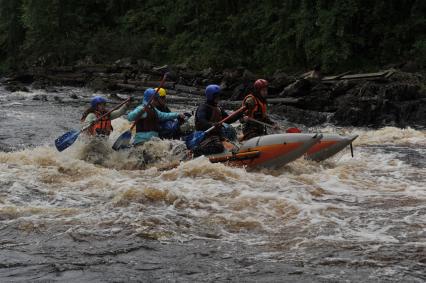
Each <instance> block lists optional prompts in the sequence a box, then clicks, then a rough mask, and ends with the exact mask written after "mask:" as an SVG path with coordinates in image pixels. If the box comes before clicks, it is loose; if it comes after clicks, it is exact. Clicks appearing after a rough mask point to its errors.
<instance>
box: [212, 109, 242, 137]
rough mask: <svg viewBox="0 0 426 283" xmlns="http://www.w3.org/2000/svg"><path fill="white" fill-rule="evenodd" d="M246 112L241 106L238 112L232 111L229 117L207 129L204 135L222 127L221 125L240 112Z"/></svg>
mask: <svg viewBox="0 0 426 283" xmlns="http://www.w3.org/2000/svg"><path fill="white" fill-rule="evenodd" d="M244 110H246V107H245V106H243V107H241V108H239V109H238V110H236V111H234V113H232V114H231V115H229V116H228V117H226V118H223V119H222V120H221V121H219V122H218V123H217V124H216V125H214V126H211V127H210V128H208V129H207V130H206V131H204V133H205V134H207V133H209V132H211V131H213V130H214V129H215V128H216V127H217V126H219V125H222V124H223V123H225V122H226V121H228V120H229V119H231V118H233V117H235V115H237V114H239V113H241V112H242V111H244Z"/></svg>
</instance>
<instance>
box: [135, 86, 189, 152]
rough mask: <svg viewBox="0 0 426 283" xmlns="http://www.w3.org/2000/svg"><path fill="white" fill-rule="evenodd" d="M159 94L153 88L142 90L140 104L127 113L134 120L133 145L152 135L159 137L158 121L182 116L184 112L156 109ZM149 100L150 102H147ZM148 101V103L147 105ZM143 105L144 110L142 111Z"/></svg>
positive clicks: (148, 138)
mask: <svg viewBox="0 0 426 283" xmlns="http://www.w3.org/2000/svg"><path fill="white" fill-rule="evenodd" d="M158 98H159V95H158V93H157V92H156V91H155V90H154V89H153V88H148V89H147V90H146V91H145V92H144V96H143V100H142V104H141V105H139V106H138V107H136V108H135V109H134V110H133V111H131V112H130V113H129V114H128V115H127V119H128V120H129V121H130V122H132V121H137V122H136V135H135V139H134V141H133V145H138V144H142V143H144V142H146V141H148V140H150V139H151V138H152V137H159V134H158V132H159V130H160V123H161V122H164V121H168V120H173V119H177V118H179V117H180V118H184V117H185V115H184V114H179V113H175V112H162V111H160V110H158V108H157V107H158V106H159V99H158ZM150 101H151V103H149V102H150ZM148 103H149V105H148ZM145 105H148V107H146V108H145V111H142V110H143V108H144V107H145Z"/></svg>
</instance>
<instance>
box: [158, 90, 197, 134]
mask: <svg viewBox="0 0 426 283" xmlns="http://www.w3.org/2000/svg"><path fill="white" fill-rule="evenodd" d="M154 90H155V91H157V92H158V99H157V106H156V108H157V110H159V111H161V112H164V113H170V112H172V111H171V110H170V108H169V107H168V106H167V101H166V97H167V91H166V90H165V89H164V88H155V89H154ZM184 114H185V117H186V118H185V119H184V118H181V117H178V118H177V119H173V120H167V121H164V122H162V123H160V130H159V137H160V138H162V139H179V138H180V137H181V136H182V133H181V131H180V126H181V125H183V124H184V123H185V122H186V119H187V118H189V117H191V114H189V113H184Z"/></svg>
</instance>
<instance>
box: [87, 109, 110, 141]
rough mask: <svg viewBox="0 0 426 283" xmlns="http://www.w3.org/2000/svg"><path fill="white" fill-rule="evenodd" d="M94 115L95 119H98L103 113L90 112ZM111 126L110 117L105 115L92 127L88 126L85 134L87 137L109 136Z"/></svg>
mask: <svg viewBox="0 0 426 283" xmlns="http://www.w3.org/2000/svg"><path fill="white" fill-rule="evenodd" d="M91 113H93V114H95V115H96V119H99V117H101V116H102V115H104V113H101V112H99V111H93V112H91ZM112 130H113V129H112V125H111V116H110V115H106V116H105V117H103V118H102V119H100V120H99V121H97V122H96V123H94V124H93V125H92V126H90V127H89V128H88V129H87V132H88V133H89V135H92V136H95V135H104V136H109V135H110V134H111V132H112Z"/></svg>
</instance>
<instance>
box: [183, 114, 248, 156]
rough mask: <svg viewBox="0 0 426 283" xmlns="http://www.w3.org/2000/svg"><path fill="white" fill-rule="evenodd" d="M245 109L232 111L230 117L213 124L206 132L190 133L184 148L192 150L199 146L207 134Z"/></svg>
mask: <svg viewBox="0 0 426 283" xmlns="http://www.w3.org/2000/svg"><path fill="white" fill-rule="evenodd" d="M245 110H246V107H245V106H243V107H241V108H239V109H238V110H236V111H234V112H233V113H232V114H231V115H229V116H228V117H226V118H224V119H222V120H221V121H219V122H218V123H217V124H215V125H214V126H211V127H210V128H208V129H207V130H205V131H204V132H202V131H197V132H194V133H192V134H191V135H189V136H188V137H187V138H186V141H185V144H186V147H187V148H188V149H191V150H193V149H194V148H196V147H197V146H199V144H200V142H202V141H203V139H204V138H205V137H206V134H208V133H209V132H211V131H213V130H214V129H215V128H216V127H218V126H219V125H222V124H223V123H225V122H226V121H228V120H229V119H231V118H233V117H235V116H236V115H238V114H240V113H241V112H243V111H245Z"/></svg>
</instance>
